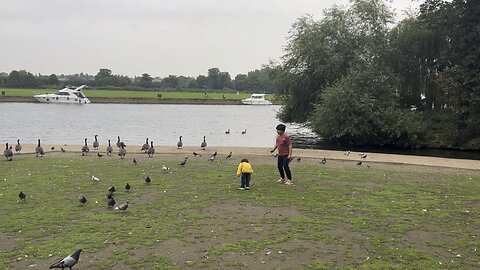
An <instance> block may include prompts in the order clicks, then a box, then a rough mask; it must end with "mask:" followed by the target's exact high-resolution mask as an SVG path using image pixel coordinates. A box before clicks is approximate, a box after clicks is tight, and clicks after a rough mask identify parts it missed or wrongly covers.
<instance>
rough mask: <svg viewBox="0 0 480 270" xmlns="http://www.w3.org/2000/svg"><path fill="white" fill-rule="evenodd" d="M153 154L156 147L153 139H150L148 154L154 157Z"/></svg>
mask: <svg viewBox="0 0 480 270" xmlns="http://www.w3.org/2000/svg"><path fill="white" fill-rule="evenodd" d="M153 154H155V148H154V147H153V141H150V148H148V150H147V155H148V157H153Z"/></svg>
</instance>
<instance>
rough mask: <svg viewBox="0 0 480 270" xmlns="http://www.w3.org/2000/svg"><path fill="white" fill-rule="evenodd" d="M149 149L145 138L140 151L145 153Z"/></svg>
mask: <svg viewBox="0 0 480 270" xmlns="http://www.w3.org/2000/svg"><path fill="white" fill-rule="evenodd" d="M149 147H150V145H149V144H148V138H147V139H146V140H145V143H144V144H143V145H142V149H140V151H145V153H146V152H147V150H148V148H149Z"/></svg>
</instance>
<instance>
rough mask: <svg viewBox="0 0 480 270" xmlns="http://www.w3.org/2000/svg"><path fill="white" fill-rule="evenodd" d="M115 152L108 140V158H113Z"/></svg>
mask: <svg viewBox="0 0 480 270" xmlns="http://www.w3.org/2000/svg"><path fill="white" fill-rule="evenodd" d="M112 151H113V147H112V144H111V143H110V140H108V146H107V156H111V155H112Z"/></svg>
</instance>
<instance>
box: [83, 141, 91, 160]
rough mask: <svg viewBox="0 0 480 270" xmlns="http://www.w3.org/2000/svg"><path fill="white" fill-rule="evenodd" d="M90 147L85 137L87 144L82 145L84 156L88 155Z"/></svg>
mask: <svg viewBox="0 0 480 270" xmlns="http://www.w3.org/2000/svg"><path fill="white" fill-rule="evenodd" d="M88 151H90V148H89V147H88V145H87V138H85V145H83V147H82V156H86V155H87V153H88Z"/></svg>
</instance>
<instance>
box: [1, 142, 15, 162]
mask: <svg viewBox="0 0 480 270" xmlns="http://www.w3.org/2000/svg"><path fill="white" fill-rule="evenodd" d="M3 155H4V156H5V158H7V160H8V161H12V158H13V151H12V147H11V146H10V147H8V143H5V151H3Z"/></svg>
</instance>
